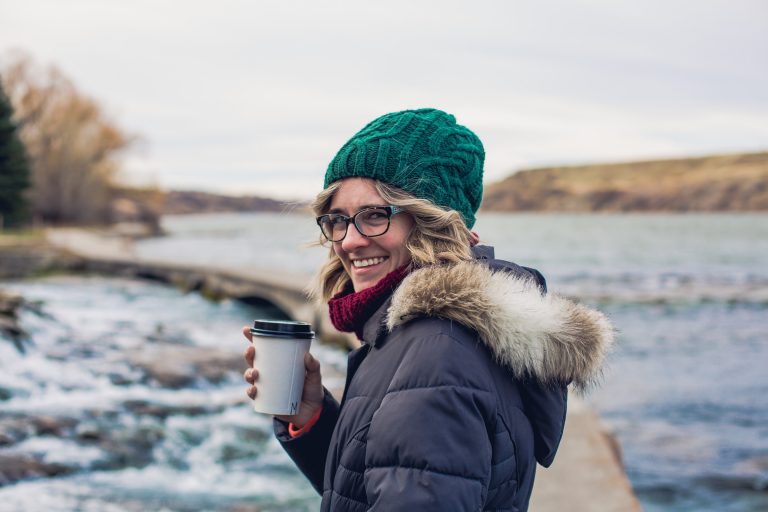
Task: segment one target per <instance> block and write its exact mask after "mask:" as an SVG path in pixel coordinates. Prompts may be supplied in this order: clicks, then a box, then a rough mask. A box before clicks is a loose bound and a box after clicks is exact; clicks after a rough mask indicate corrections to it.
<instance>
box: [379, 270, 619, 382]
mask: <svg viewBox="0 0 768 512" xmlns="http://www.w3.org/2000/svg"><path fill="white" fill-rule="evenodd" d="M417 316H429V317H441V318H446V319H449V320H451V321H454V322H458V323H460V324H462V325H464V326H467V327H469V328H470V329H472V330H474V331H476V332H477V333H478V335H479V336H480V338H481V339H482V340H483V341H484V343H485V344H486V345H488V347H489V348H490V349H491V351H492V352H493V354H494V355H495V357H496V359H497V360H498V361H499V363H501V364H502V365H504V366H506V367H508V368H509V369H510V370H511V371H512V373H513V374H514V375H515V376H516V377H518V378H525V377H529V376H530V377H534V378H536V379H537V380H540V381H542V382H552V381H560V382H562V381H565V382H573V383H574V385H575V386H576V388H577V389H578V390H580V391H585V390H586V389H587V388H589V387H590V386H591V385H592V384H595V383H596V382H597V380H598V379H599V377H600V374H601V367H602V364H603V361H604V359H605V356H606V354H607V353H608V351H609V349H610V348H611V346H612V344H613V340H614V329H613V327H612V326H611V324H610V322H609V321H608V319H607V318H606V317H605V315H603V314H602V313H600V312H599V311H595V310H593V309H589V308H587V307H585V306H582V305H580V304H576V303H575V302H572V301H570V300H568V299H565V298H563V297H560V296H558V295H555V294H547V295H542V294H541V292H540V290H539V288H538V287H537V286H536V283H535V282H534V281H533V280H532V279H527V278H525V277H520V276H516V275H514V274H512V273H508V272H504V271H497V272H494V271H493V270H491V269H490V268H488V267H487V266H486V265H483V264H480V263H475V262H462V263H459V264H456V265H447V266H435V267H427V268H423V269H420V270H417V271H414V272H412V273H411V274H410V275H409V276H408V277H406V278H405V280H403V282H402V284H401V285H400V287H399V288H398V289H397V291H396V292H395V294H394V295H393V297H392V305H391V307H390V309H389V311H388V314H387V328H388V329H389V330H390V331H391V330H392V329H393V328H395V326H397V325H399V324H402V323H405V322H407V321H408V320H411V319H413V318H414V317H417Z"/></svg>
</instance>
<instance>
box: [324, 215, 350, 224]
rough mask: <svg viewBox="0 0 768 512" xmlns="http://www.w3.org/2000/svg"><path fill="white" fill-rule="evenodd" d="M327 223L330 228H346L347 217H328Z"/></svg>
mask: <svg viewBox="0 0 768 512" xmlns="http://www.w3.org/2000/svg"><path fill="white" fill-rule="evenodd" d="M325 223H326V224H328V225H329V226H342V225H343V226H346V224H347V222H346V217H345V216H343V215H328V216H327V217H326V218H325Z"/></svg>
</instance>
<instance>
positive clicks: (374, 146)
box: [323, 108, 485, 228]
mask: <svg viewBox="0 0 768 512" xmlns="http://www.w3.org/2000/svg"><path fill="white" fill-rule="evenodd" d="M484 159H485V152H484V151H483V144H482V142H480V139H479V138H477V135H475V134H474V133H472V132H471V131H470V130H469V129H467V128H465V127H463V126H461V125H458V124H456V119H455V118H454V117H453V116H452V115H450V114H446V113H445V112H443V111H441V110H436V109H431V108H424V109H419V110H404V111H402V112H393V113H391V114H385V115H383V116H381V117H379V118H378V119H374V120H373V121H371V122H370V123H368V125H366V126H365V128H363V129H362V130H360V131H359V132H357V133H356V134H355V135H354V136H353V137H352V138H351V139H350V140H349V141H348V142H347V143H346V144H344V146H342V148H341V149H340V150H339V152H338V153H337V154H336V156H335V157H334V158H333V160H332V161H331V163H330V164H329V165H328V170H327V171H326V173H325V184H324V187H323V188H327V187H328V185H330V184H331V183H333V182H334V181H337V180H340V179H343V178H350V177H355V176H356V177H363V178H373V179H376V180H379V181H383V182H384V183H388V184H390V185H393V186H395V187H397V188H400V189H402V190H405V191H407V192H410V193H411V194H413V195H415V196H416V197H419V198H423V199H429V200H430V201H432V202H433V203H435V204H436V205H438V206H442V207H445V208H449V209H451V210H456V211H457V212H459V213H460V214H461V216H462V217H463V218H464V222H465V223H466V225H467V227H469V228H471V227H472V226H473V225H474V224H475V212H476V211H477V209H478V208H479V207H480V201H481V199H482V196H483V161H484Z"/></svg>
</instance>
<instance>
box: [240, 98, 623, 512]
mask: <svg viewBox="0 0 768 512" xmlns="http://www.w3.org/2000/svg"><path fill="white" fill-rule="evenodd" d="M483 159H484V152H483V147H482V144H481V142H480V140H479V139H478V138H477V137H476V136H475V134H474V133H472V132H471V131H470V130H468V129H467V128H465V127H463V126H460V125H457V124H456V121H455V119H454V117H453V116H451V115H448V114H446V113H445V112H442V111H439V110H433V109H422V110H411V111H404V112H396V113H392V114H387V115H384V116H382V117H380V118H378V119H376V120H374V121H373V122H371V123H370V124H368V125H367V126H366V127H364V128H363V129H362V130H361V131H360V132H359V133H357V134H356V135H355V136H354V137H352V139H351V140H350V141H349V142H347V143H346V144H345V145H344V146H343V147H342V148H341V150H340V151H339V152H338V154H337V155H336V157H335V158H334V159H333V161H332V162H331V164H330V165H329V167H328V170H327V172H326V176H325V189H324V190H323V191H322V192H321V193H320V194H319V195H318V197H317V199H316V200H315V202H314V204H313V208H314V211H315V213H316V215H317V222H318V224H319V226H320V228H321V231H322V237H323V238H324V239H325V240H327V241H329V242H330V243H331V244H332V248H331V251H330V255H329V259H328V261H327V263H326V264H325V266H324V267H323V268H322V269H321V271H320V273H319V279H318V285H317V290H316V295H318V296H320V297H322V298H323V299H325V300H328V301H329V302H328V304H329V311H330V315H331V320H332V321H333V324H334V325H335V326H336V328H337V329H339V330H342V331H347V332H354V333H355V334H356V335H357V337H358V338H359V339H360V340H361V342H362V345H361V347H360V348H358V349H357V350H354V351H353V352H351V353H350V355H349V363H348V369H347V380H346V386H345V389H344V396H343V397H342V400H341V404H339V403H338V402H337V401H336V400H335V399H334V398H333V397H332V396H331V394H330V393H329V392H328V391H327V390H325V389H324V388H323V387H322V383H321V378H320V365H319V363H318V362H317V360H315V359H314V358H313V357H312V356H310V355H308V356H307V359H306V361H305V364H306V372H307V378H306V382H305V386H304V396H303V401H302V404H301V406H300V410H299V413H298V414H296V415H295V416H278V417H276V418H275V432H276V435H277V438H278V439H279V441H280V443H281V444H282V445H283V447H284V448H285V450H286V451H287V452H288V454H289V455H290V456H291V458H292V459H293V460H294V461H295V463H296V464H297V465H298V467H299V469H301V471H302V472H304V474H305V475H306V476H307V477H308V478H309V480H310V482H311V483H312V485H313V486H314V487H315V489H317V491H318V492H320V493H321V494H322V507H321V508H322V510H334V511H336V510H349V511H364V510H435V511H446V510H525V509H526V508H527V506H528V500H529V498H530V495H531V490H532V487H533V480H534V473H535V468H536V462H537V461H538V463H540V464H542V465H543V466H549V465H550V464H551V463H552V460H553V458H554V456H555V452H556V450H557V447H558V444H559V442H560V437H561V435H562V431H563V426H564V421H565V409H566V398H567V391H566V386H567V385H568V384H569V383H573V384H574V386H575V387H576V388H577V389H584V388H585V387H587V386H588V385H589V384H590V383H592V382H593V381H594V379H595V378H596V376H597V375H598V374H599V371H600V366H601V364H602V360H603V358H604V355H605V353H606V351H607V350H608V348H609V346H610V345H611V343H612V329H611V327H610V325H609V324H608V321H607V320H606V319H605V317H604V316H603V315H601V314H600V313H598V312H596V311H592V310H589V309H587V308H584V307H582V306H579V305H576V304H573V303H571V302H569V301H566V300H564V299H562V298H559V297H557V296H554V295H547V294H546V285H545V282H544V278H543V277H542V276H541V274H540V273H539V272H537V271H536V270H533V269H529V268H525V267H521V266H518V265H515V264H513V263H509V262H505V261H501V260H496V259H494V256H493V249H492V248H490V247H482V246H474V247H472V245H473V236H472V233H471V232H470V228H471V227H472V225H473V224H474V221H475V212H476V211H477V208H478V207H479V205H480V200H481V197H482V170H483ZM244 333H245V334H246V337H249V334H248V329H247V328H245V329H244ZM245 355H246V360H247V361H248V365H249V367H253V366H254V357H255V362H256V368H249V369H248V370H247V371H246V373H245V379H246V380H247V381H248V382H249V383H250V384H252V386H251V387H250V388H249V389H248V394H249V396H251V398H253V397H254V396H255V394H256V393H257V392H258V390H257V388H258V370H257V368H258V354H256V355H254V350H253V348H252V347H249V348H248V350H247V351H246V354H245Z"/></svg>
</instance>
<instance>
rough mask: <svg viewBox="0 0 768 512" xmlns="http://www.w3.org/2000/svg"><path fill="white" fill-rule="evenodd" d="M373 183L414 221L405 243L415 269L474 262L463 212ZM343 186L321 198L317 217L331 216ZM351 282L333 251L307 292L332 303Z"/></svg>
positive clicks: (386, 199) (316, 202) (317, 201)
mask: <svg viewBox="0 0 768 512" xmlns="http://www.w3.org/2000/svg"><path fill="white" fill-rule="evenodd" d="M363 179H370V178H363ZM372 181H373V183H374V186H375V187H376V191H377V192H378V193H379V195H380V196H381V198H382V199H383V200H384V202H385V203H387V204H390V205H392V206H397V207H399V208H402V209H403V210H404V211H405V212H406V213H408V214H410V215H411V217H412V218H413V221H414V226H413V229H411V232H410V234H409V235H408V238H407V240H406V241H405V247H406V248H407V249H408V252H409V253H410V255H411V266H412V267H414V268H420V267H424V266H428V265H439V264H446V263H458V262H460V261H468V260H471V259H472V252H471V251H470V248H469V247H470V245H469V240H470V231H469V229H468V228H467V226H466V224H464V220H463V219H462V217H461V214H460V213H459V212H457V211H456V210H449V209H446V208H441V207H439V206H437V205H435V203H433V202H431V201H429V200H427V199H420V198H418V197H416V196H414V195H413V194H410V193H408V192H405V191H403V190H401V189H399V188H396V187H393V186H392V185H388V184H386V183H383V182H381V181H378V180H372ZM340 186H341V181H337V182H334V183H332V184H331V185H329V186H328V188H326V189H325V190H323V191H322V192H320V193H319V194H318V195H317V197H316V198H315V200H314V201H313V202H312V205H311V207H312V211H313V212H314V214H315V216H319V215H323V214H324V213H326V212H328V210H329V209H330V205H331V201H333V197H334V195H335V194H336V191H338V189H339V187H340ZM349 229H353V228H349ZM325 242H326V240H325V237H324V236H323V235H322V234H321V235H320V244H321V245H325ZM350 282H351V281H350V278H349V275H347V272H346V271H345V270H344V266H343V265H342V263H341V259H340V258H339V257H338V256H337V255H336V252H335V251H334V250H333V247H331V248H330V252H329V254H328V261H326V262H325V264H324V265H323V266H322V267H320V270H319V271H318V273H317V275H316V276H315V279H314V282H313V284H311V285H310V287H309V288H308V290H307V291H308V292H309V295H310V297H311V298H313V299H322V300H328V299H330V298H331V297H333V296H334V295H336V294H337V293H339V292H340V291H342V290H344V289H345V288H347V286H349V284H350Z"/></svg>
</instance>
